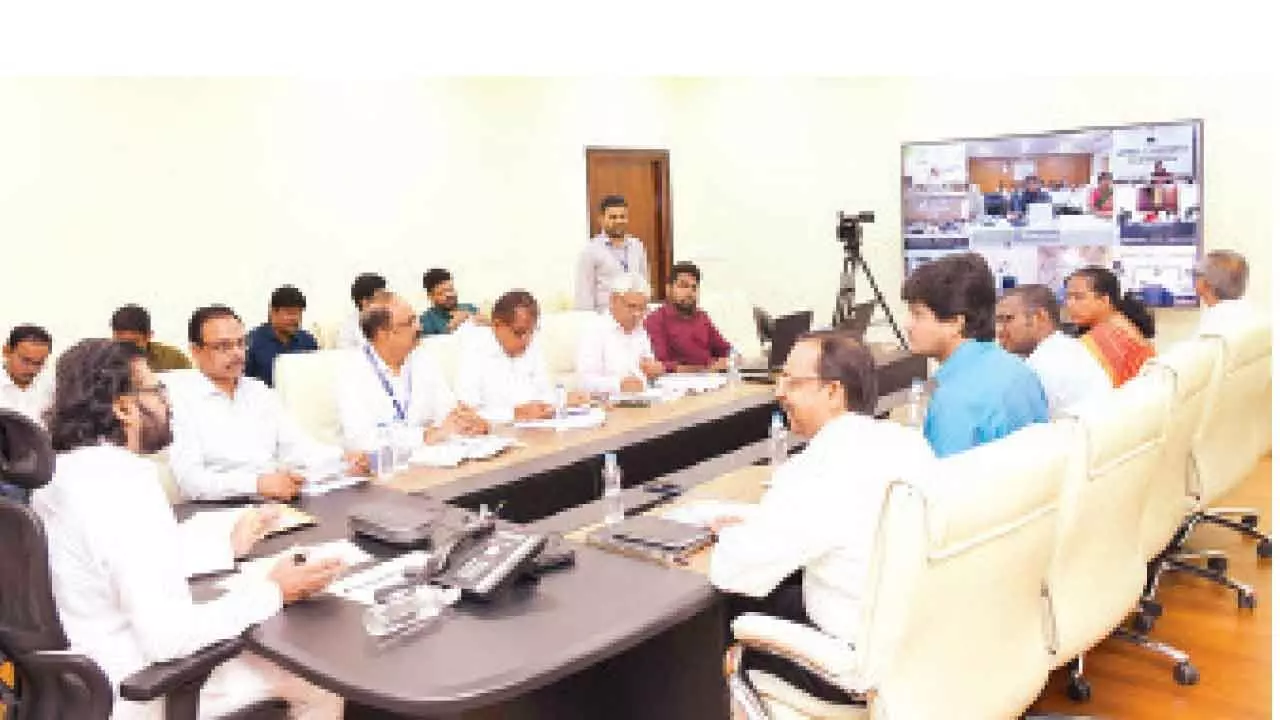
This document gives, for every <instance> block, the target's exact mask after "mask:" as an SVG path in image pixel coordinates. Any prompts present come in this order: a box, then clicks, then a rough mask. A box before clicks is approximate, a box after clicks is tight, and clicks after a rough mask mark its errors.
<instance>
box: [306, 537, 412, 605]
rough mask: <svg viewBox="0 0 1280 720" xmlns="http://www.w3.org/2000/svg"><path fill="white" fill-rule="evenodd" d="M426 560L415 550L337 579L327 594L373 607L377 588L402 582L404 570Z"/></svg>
mask: <svg viewBox="0 0 1280 720" xmlns="http://www.w3.org/2000/svg"><path fill="white" fill-rule="evenodd" d="M426 560H427V553H425V552H423V551H420V550H415V551H413V552H410V553H406V554H404V555H401V556H400V557H396V558H392V559H390V560H386V561H384V562H380V563H378V564H377V565H374V566H373V567H370V568H366V569H364V570H361V571H360V572H357V573H352V574H350V575H347V576H346V577H343V578H339V579H338V580H336V581H334V583H333V584H331V585H330V586H329V587H328V588H327V592H329V593H331V594H333V595H337V596H338V597H340V598H343V599H344V600H350V601H351V602H355V603H360V604H361V605H373V604H374V602H373V595H374V593H375V592H377V591H378V589H379V588H384V587H387V586H389V585H395V584H397V583H401V582H404V579H405V570H406V569H408V568H416V567H419V566H421V565H422V564H423V563H425V562H426Z"/></svg>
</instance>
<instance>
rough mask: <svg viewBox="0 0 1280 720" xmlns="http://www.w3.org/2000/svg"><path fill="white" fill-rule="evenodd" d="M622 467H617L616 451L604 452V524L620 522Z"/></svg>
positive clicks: (623, 515) (622, 513)
mask: <svg viewBox="0 0 1280 720" xmlns="http://www.w3.org/2000/svg"><path fill="white" fill-rule="evenodd" d="M623 517H625V512H624V511H623V507H622V468H620V467H618V455H617V453H605V454H604V521H605V523H606V524H609V525H613V524H614V523H619V522H622V519H623Z"/></svg>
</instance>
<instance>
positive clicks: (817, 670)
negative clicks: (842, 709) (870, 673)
mask: <svg viewBox="0 0 1280 720" xmlns="http://www.w3.org/2000/svg"><path fill="white" fill-rule="evenodd" d="M733 637H734V639H735V640H737V641H738V642H739V643H741V644H742V645H743V646H745V647H747V648H750V649H751V650H755V651H759V652H766V653H769V654H770V655H774V656H776V657H780V658H783V659H784V660H787V661H788V662H792V663H794V664H796V665H798V666H800V667H802V668H804V669H805V670H807V671H809V672H811V673H813V674H814V675H817V676H818V677H821V678H822V679H823V680H825V681H826V682H828V683H830V684H831V685H834V686H835V687H838V688H841V689H842V690H845V691H847V692H849V693H851V694H853V695H862V694H864V693H865V692H866V691H867V688H865V687H862V684H863V683H861V682H860V681H859V679H858V677H857V672H858V655H857V653H856V652H855V651H854V649H853V648H852V647H850V646H849V644H848V643H845V642H844V641H842V640H837V639H836V638H833V637H831V636H830V635H825V634H823V633H822V632H821V631H819V630H816V629H814V628H811V627H808V626H806V625H800V624H799V623H794V622H791V621H790V620H782V619H780V618H776V617H771V616H769V615H761V614H759V613H744V614H742V615H739V616H738V617H737V618H734V621H733Z"/></svg>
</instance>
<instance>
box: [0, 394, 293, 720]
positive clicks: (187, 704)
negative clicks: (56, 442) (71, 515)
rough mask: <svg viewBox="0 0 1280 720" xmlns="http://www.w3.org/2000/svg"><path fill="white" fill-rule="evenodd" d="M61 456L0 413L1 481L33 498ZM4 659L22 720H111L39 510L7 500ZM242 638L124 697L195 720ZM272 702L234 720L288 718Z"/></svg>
mask: <svg viewBox="0 0 1280 720" xmlns="http://www.w3.org/2000/svg"><path fill="white" fill-rule="evenodd" d="M53 457H54V456H53V449H52V447H51V446H50V444H49V438H48V436H47V435H46V434H45V432H44V431H43V430H42V429H40V428H39V426H37V425H35V424H34V423H32V422H31V421H29V420H28V419H26V418H25V417H23V416H22V415H19V414H17V413H13V412H9V411H0V478H3V479H4V480H5V481H6V482H10V483H13V484H15V485H18V486H20V487H25V488H27V489H29V490H35V489H37V488H40V487H42V486H43V485H44V484H45V483H47V482H48V481H49V480H50V479H51V478H52V476H53ZM0 547H4V548H5V552H4V553H0V655H3V656H5V657H7V658H8V659H10V660H11V661H12V662H13V665H14V669H15V675H16V677H15V687H14V691H15V692H14V694H13V697H11V698H5V701H4V702H5V704H6V706H7V711H8V713H9V715H8V717H12V718H14V719H15V720H68V719H70V718H75V720H106V718H108V717H110V715H111V708H112V705H113V703H114V693H113V692H112V688H111V685H110V684H109V681H108V680H107V676H106V674H104V673H103V672H102V669H101V668H100V667H98V665H97V664H96V663H94V662H93V661H92V660H90V659H89V658H87V657H85V656H83V655H79V654H76V653H74V652H72V651H71V650H70V649H69V648H68V643H67V638H66V636H65V635H64V634H63V630H62V623H61V621H60V620H59V618H58V612H57V607H56V605H55V604H54V599H53V585H52V580H51V577H50V568H49V560H48V558H49V555H48V544H47V540H46V538H45V534H44V528H43V526H42V525H41V523H40V519H39V518H38V517H37V516H36V514H35V513H34V512H32V510H31V509H30V508H29V507H27V506H25V505H21V504H19V503H17V502H14V501H12V500H9V499H7V498H4V497H0ZM242 644H243V642H242V641H241V640H240V639H238V638H237V639H233V640H228V641H224V642H221V643H216V644H214V645H210V646H208V647H206V648H203V649H201V650H199V651H197V652H196V653H194V654H192V655H190V656H188V657H185V658H182V659H179V660H174V661H171V662H165V663H157V664H155V665H152V666H150V667H147V668H145V669H143V670H141V671H139V672H137V673H135V674H133V675H131V676H129V677H128V678H125V680H124V681H123V682H121V683H120V695H121V696H122V697H124V698H126V699H129V700H135V701H140V702H146V701H151V700H155V699H157V698H164V699H165V717H166V718H168V720H193V719H194V718H195V717H196V715H197V711H198V709H199V701H200V687H201V685H203V684H204V681H205V679H206V678H208V676H209V673H211V672H212V671H213V669H214V668H215V667H217V666H218V665H219V664H220V663H222V662H223V661H225V660H228V659H230V658H231V657H233V656H234V655H236V654H237V653H238V652H240V649H241V647H242ZM285 709H286V707H285V704H284V703H283V702H282V701H278V700H272V701H266V702H262V703H258V704H255V705H253V706H251V707H248V708H245V709H243V710H241V711H240V712H238V713H236V714H233V715H231V716H228V717H229V718H234V719H235V720H266V719H267V718H283V717H284V713H285Z"/></svg>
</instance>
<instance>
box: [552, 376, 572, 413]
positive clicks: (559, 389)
mask: <svg viewBox="0 0 1280 720" xmlns="http://www.w3.org/2000/svg"><path fill="white" fill-rule="evenodd" d="M568 404H569V392H568V391H567V390H565V387H564V383H556V394H555V405H556V419H557V420H563V419H564V415H565V408H566V407H567V406H568Z"/></svg>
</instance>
